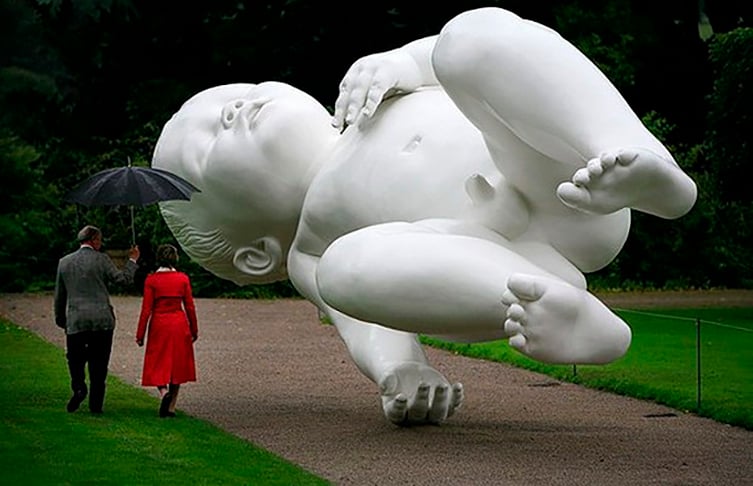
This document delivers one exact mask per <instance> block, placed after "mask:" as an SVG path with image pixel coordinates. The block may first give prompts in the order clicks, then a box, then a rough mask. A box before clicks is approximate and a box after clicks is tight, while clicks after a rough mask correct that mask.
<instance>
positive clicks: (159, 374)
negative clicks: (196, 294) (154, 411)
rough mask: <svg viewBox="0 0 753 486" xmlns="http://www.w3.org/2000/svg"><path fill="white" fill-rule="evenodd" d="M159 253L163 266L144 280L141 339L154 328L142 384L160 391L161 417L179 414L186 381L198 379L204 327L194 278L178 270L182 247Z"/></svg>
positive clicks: (162, 248)
mask: <svg viewBox="0 0 753 486" xmlns="http://www.w3.org/2000/svg"><path fill="white" fill-rule="evenodd" d="M156 257H157V265H158V267H159V268H157V270H156V271H155V272H154V273H151V274H149V275H148V276H147V277H146V280H145V282H144V297H143V300H142V303H141V315H140V317H139V323H138V329H137V331H136V344H138V345H139V346H143V345H144V336H145V335H146V334H147V330H148V338H147V341H146V352H145V353H144V369H143V372H142V375H141V385H142V386H156V387H157V389H158V390H159V394H160V397H161V401H160V407H159V416H160V417H175V404H176V402H177V400H178V392H179V391H180V385H182V384H183V383H186V382H189V381H196V362H195V360H194V350H193V343H194V342H196V339H197V338H198V337H199V329H198V323H197V320H196V307H195V305H194V301H193V295H192V293H191V281H190V279H189V278H188V275H186V274H185V273H183V272H179V271H177V270H176V269H175V265H176V263H177V262H178V250H177V249H176V248H175V247H174V246H172V245H160V246H159V248H157V255H156Z"/></svg>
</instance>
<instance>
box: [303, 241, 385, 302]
mask: <svg viewBox="0 0 753 486" xmlns="http://www.w3.org/2000/svg"><path fill="white" fill-rule="evenodd" d="M372 257H373V254H372V252H369V251H368V250H367V249H366V248H365V246H364V245H363V242H362V238H360V234H359V233H358V232H355V233H351V234H349V235H346V236H343V237H341V238H338V239H337V240H336V241H335V242H334V243H332V244H331V245H330V246H329V247H328V248H327V250H326V251H325V252H324V254H322V256H321V258H320V259H319V263H318V265H317V269H316V286H317V289H318V290H319V295H321V297H322V299H324V301H325V302H327V303H328V304H329V305H331V306H332V307H335V308H339V307H340V306H341V305H343V304H344V302H347V301H349V300H350V296H351V294H352V293H358V292H359V291H360V288H361V287H362V286H363V285H364V282H362V279H364V278H367V277H366V276H367V275H368V274H369V272H368V271H367V269H366V268H365V267H368V266H370V265H371V260H372Z"/></svg>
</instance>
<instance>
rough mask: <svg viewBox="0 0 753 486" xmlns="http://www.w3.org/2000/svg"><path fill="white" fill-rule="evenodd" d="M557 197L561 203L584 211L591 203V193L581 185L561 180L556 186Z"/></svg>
mask: <svg viewBox="0 0 753 486" xmlns="http://www.w3.org/2000/svg"><path fill="white" fill-rule="evenodd" d="M557 197H559V199H560V201H562V203H563V204H564V205H565V206H567V207H570V208H573V209H580V210H583V211H585V210H586V209H588V206H589V204H590V203H591V193H590V192H588V189H586V188H585V187H583V186H582V185H580V186H579V185H576V184H573V183H572V182H563V183H562V184H560V185H559V186H558V187H557Z"/></svg>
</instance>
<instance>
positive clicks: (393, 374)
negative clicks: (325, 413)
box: [288, 249, 463, 425]
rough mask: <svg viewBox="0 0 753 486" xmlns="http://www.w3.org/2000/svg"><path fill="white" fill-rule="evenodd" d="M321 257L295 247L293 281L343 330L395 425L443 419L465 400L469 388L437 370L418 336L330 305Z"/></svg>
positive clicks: (291, 267) (356, 360)
mask: <svg viewBox="0 0 753 486" xmlns="http://www.w3.org/2000/svg"><path fill="white" fill-rule="evenodd" d="M318 260H319V258H318V257H315V256H312V255H308V254H305V253H302V252H300V251H299V250H296V249H293V250H292V251H291V254H290V258H289V261H288V267H289V272H290V277H291V281H292V282H293V283H294V284H295V286H296V288H297V289H298V291H299V292H301V294H303V295H304V296H305V297H306V298H307V299H309V300H310V301H311V302H313V303H314V304H316V305H317V306H318V307H319V308H320V309H321V310H322V312H324V314H325V315H326V316H327V318H328V319H329V320H330V321H331V322H332V324H333V325H334V326H335V327H336V328H337V331H338V333H339V334H340V337H341V338H342V340H343V342H344V343H345V346H346V348H347V349H348V353H349V354H350V356H351V358H352V359H353V361H354V363H355V364H356V366H357V367H358V369H359V370H360V371H361V373H363V374H364V375H365V376H366V377H367V378H369V379H370V380H371V381H373V382H374V383H375V384H377V385H378V386H379V392H380V396H381V401H382V410H383V412H384V415H385V417H386V418H387V419H388V420H390V421H391V422H393V423H395V424H401V425H405V424H420V423H440V422H442V421H443V420H445V419H446V418H447V417H449V416H450V415H452V414H453V413H454V412H455V410H456V409H457V408H458V407H459V406H460V405H461V403H462V401H463V386H462V385H461V384H460V383H455V384H451V383H450V382H449V381H448V380H447V379H446V378H445V377H444V376H442V375H441V374H440V373H439V372H438V371H436V370H435V369H434V368H432V367H431V366H430V365H429V363H428V360H427V358H426V354H425V353H424V350H423V348H422V346H421V344H420V343H419V342H418V338H417V336H416V334H413V333H408V332H403V331H396V330H393V329H388V328H385V327H382V326H378V325H376V324H371V323H368V322H364V321H359V320H357V319H354V318H352V317H350V316H347V315H345V314H343V313H341V312H338V311H336V310H335V309H333V308H332V307H330V306H328V305H327V304H325V303H324V302H323V301H322V299H321V297H320V296H319V291H318V290H317V288H316V279H315V272H316V266H317V264H318Z"/></svg>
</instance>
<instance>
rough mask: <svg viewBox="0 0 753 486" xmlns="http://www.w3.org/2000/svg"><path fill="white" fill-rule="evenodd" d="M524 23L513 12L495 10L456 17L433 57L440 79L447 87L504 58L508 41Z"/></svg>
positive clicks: (441, 36)
mask: <svg viewBox="0 0 753 486" xmlns="http://www.w3.org/2000/svg"><path fill="white" fill-rule="evenodd" d="M521 21H522V20H521V19H520V17H518V16H517V15H515V14H513V13H511V12H508V11H506V10H502V9H499V8H491V7H490V8H480V9H475V10H469V11H467V12H463V13H461V14H460V15H457V16H456V17H454V18H453V19H452V20H450V21H449V22H447V24H445V26H444V27H443V28H442V31H441V32H440V34H439V37H438V39H437V42H436V45H435V47H434V51H433V53H432V63H433V66H434V71H435V73H436V76H437V78H438V79H439V80H440V81H442V82H443V83H444V82H447V81H450V80H452V79H453V78H454V77H455V76H458V77H459V79H463V78H467V76H468V73H469V72H475V71H478V70H479V69H484V66H487V65H488V64H486V63H487V62H488V61H489V60H490V59H491V57H492V56H494V57H495V58H498V57H499V56H503V55H504V47H505V46H509V45H510V44H509V43H508V41H507V40H506V38H507V37H508V36H509V35H510V33H511V32H513V30H514V27H515V25H516V24H517V23H519V22H521Z"/></svg>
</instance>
